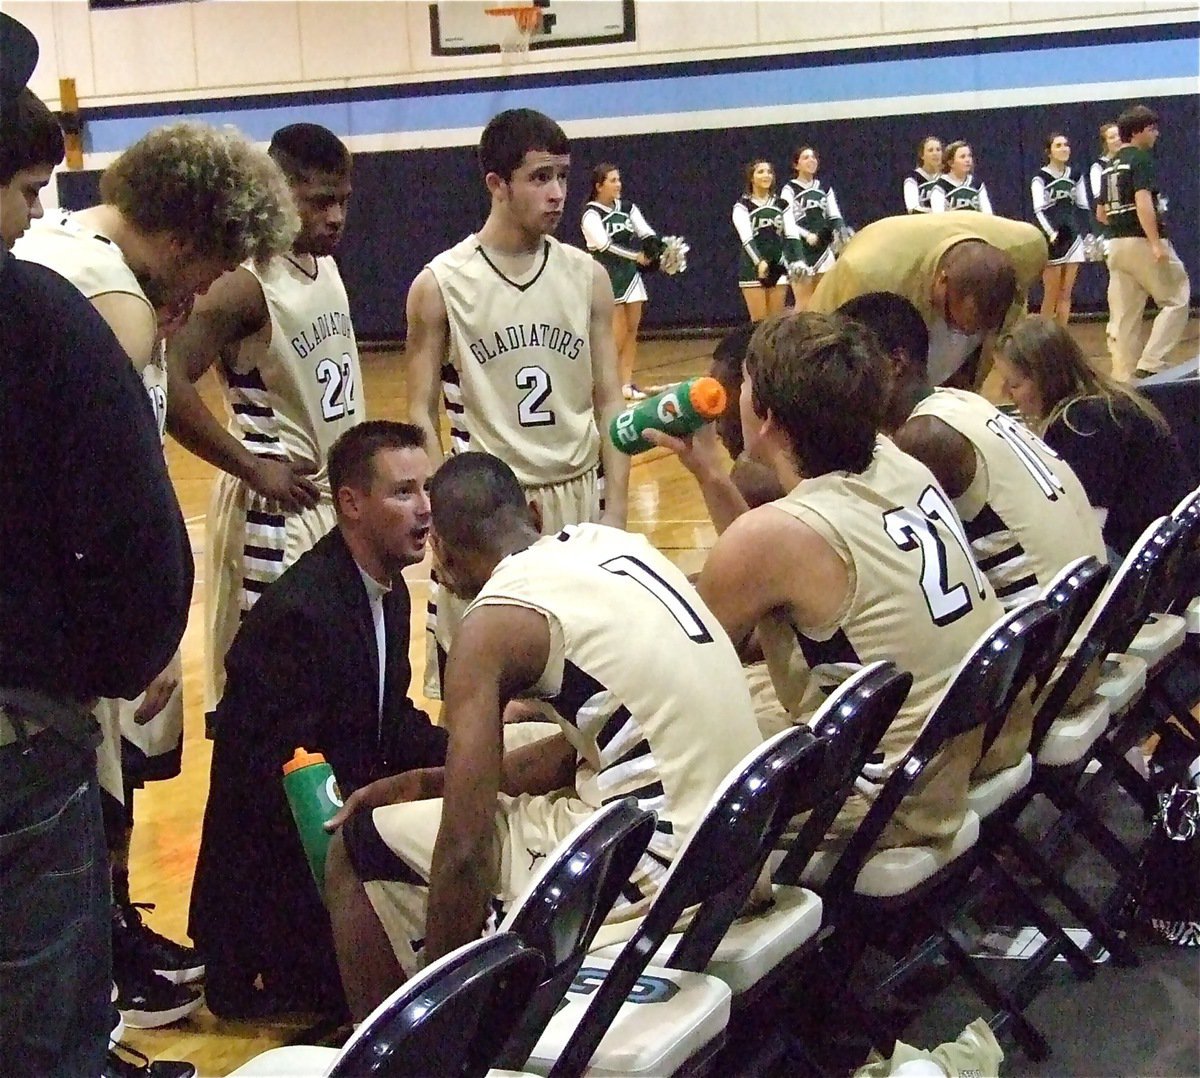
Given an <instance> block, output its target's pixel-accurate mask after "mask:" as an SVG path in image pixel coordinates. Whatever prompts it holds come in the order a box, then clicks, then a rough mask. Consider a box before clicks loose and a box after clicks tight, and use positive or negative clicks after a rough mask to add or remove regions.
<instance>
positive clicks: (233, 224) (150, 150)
mask: <svg viewBox="0 0 1200 1078" xmlns="http://www.w3.org/2000/svg"><path fill="white" fill-rule="evenodd" d="M100 195H101V197H102V198H103V200H104V202H105V203H107V204H108V205H110V206H115V207H116V208H117V209H118V210H120V211H121V213H122V214H123V215H124V216H125V217H126V218H128V219H129V221H131V222H132V223H133V224H134V225H135V226H137V227H138V228H139V229H141V230H143V231H145V232H169V233H171V234H173V235H175V236H178V237H179V238H180V239H183V240H186V241H187V242H188V243H189V244H190V245H191V247H192V249H193V250H194V252H195V253H196V254H197V255H199V256H200V257H208V256H212V257H216V258H220V259H222V260H224V261H226V262H230V263H240V262H244V261H246V260H247V259H253V260H254V261H256V262H265V261H266V260H267V259H269V258H272V257H273V256H275V255H278V254H283V253H285V252H286V251H288V250H290V249H291V246H292V241H293V240H294V239H295V237H296V233H297V232H298V231H299V228H300V217H299V214H298V213H297V212H296V205H295V201H294V199H293V198H292V192H291V189H290V188H289V186H288V183H287V179H286V178H285V177H284V175H283V172H282V171H281V170H280V168H279V166H278V165H277V164H276V163H275V162H274V161H273V160H272V159H271V158H270V157H269V156H268V155H267V153H266V151H264V150H260V149H258V148H257V147H256V146H255V145H254V144H253V143H252V142H250V141H249V140H248V139H247V138H246V137H245V136H244V135H242V134H240V133H239V132H237V131H236V130H234V129H233V128H228V127H227V128H217V127H212V126H210V125H208V124H201V123H176V124H168V125H167V126H165V127H159V128H156V129H155V130H153V131H151V132H150V133H149V134H147V135H143V136H142V138H140V139H138V141H137V142H135V143H134V144H133V145H132V146H130V147H129V149H127V150H126V151H125V152H124V153H123V154H121V156H120V157H118V158H117V160H116V161H114V162H113V163H112V164H111V165H110V166H109V167H108V168H107V169H105V171H104V175H103V176H101V177H100Z"/></svg>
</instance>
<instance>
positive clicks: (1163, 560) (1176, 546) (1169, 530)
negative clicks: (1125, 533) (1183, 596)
mask: <svg viewBox="0 0 1200 1078" xmlns="http://www.w3.org/2000/svg"><path fill="white" fill-rule="evenodd" d="M1190 537H1191V536H1190V532H1189V530H1188V526H1187V525H1186V524H1184V523H1181V522H1180V521H1178V520H1175V519H1173V518H1171V517H1163V518H1162V519H1161V521H1160V522H1159V524H1158V527H1157V528H1155V530H1154V531H1153V532H1152V533H1151V535H1150V537H1149V539H1148V540H1147V542H1146V544H1145V545H1144V547H1143V549H1142V551H1141V554H1140V558H1139V560H1140V563H1141V569H1142V571H1143V572H1144V574H1145V584H1144V587H1143V589H1142V594H1141V597H1140V602H1139V603H1138V605H1137V607H1136V609H1135V610H1134V612H1133V617H1132V618H1131V619H1130V620H1129V621H1126V622H1123V623H1121V624H1120V625H1117V626H1116V627H1115V628H1114V630H1113V634H1112V637H1111V639H1110V640H1109V651H1125V650H1126V649H1127V648H1128V647H1129V645H1130V644H1131V643H1132V642H1133V638H1134V637H1135V636H1137V633H1138V630H1139V629H1140V628H1141V627H1142V625H1143V623H1144V622H1145V620H1146V619H1147V618H1148V617H1149V616H1150V615H1151V614H1152V613H1154V612H1156V611H1162V610H1165V609H1166V608H1167V607H1168V606H1170V604H1171V601H1172V599H1173V598H1174V588H1175V585H1176V581H1177V577H1178V575H1179V570H1180V568H1181V564H1180V563H1181V561H1182V558H1183V556H1184V555H1185V554H1186V553H1187V551H1186V547H1185V543H1186V542H1187V541H1189V540H1190ZM1139 545H1140V540H1139ZM1136 549H1137V548H1136V547H1135V550H1136ZM1130 553H1133V551H1131V552H1130Z"/></svg>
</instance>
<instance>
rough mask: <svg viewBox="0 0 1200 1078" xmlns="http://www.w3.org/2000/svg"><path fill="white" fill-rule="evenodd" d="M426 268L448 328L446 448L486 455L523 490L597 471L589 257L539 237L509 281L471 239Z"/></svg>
mask: <svg viewBox="0 0 1200 1078" xmlns="http://www.w3.org/2000/svg"><path fill="white" fill-rule="evenodd" d="M429 268H430V269H431V270H432V271H433V276H434V279H435V280H436V281H437V283H438V287H439V288H440V289H441V293H442V300H443V302H444V303H445V305H446V316H447V319H448V321H449V327H450V333H449V357H448V362H447V363H446V365H445V366H444V367H443V368H442V392H443V395H444V398H445V402H446V413H447V415H448V416H449V419H450V440H451V450H452V452H456V453H459V452H464V451H466V450H482V451H484V452H487V453H492V454H494V455H495V456H498V457H500V458H501V460H503V461H504V462H505V463H506V464H508V466H509V467H510V468H512V470H513V472H514V473H515V474H516V476H517V479H519V480H520V481H521V483H522V484H523V485H524V486H546V485H549V484H552V483H561V482H565V481H566V480H569V479H574V478H575V477H576V476H579V475H582V474H583V473H584V472H587V471H589V470H591V469H592V468H595V467H596V466H597V465H598V463H599V460H600V434H599V432H598V431H597V429H596V421H595V412H594V406H593V402H592V390H593V386H594V383H595V378H594V376H593V372H592V351H591V346H590V343H589V342H590V335H589V325H590V321H591V309H592V279H593V275H594V273H595V262H594V261H593V259H592V257H591V256H590V255H589V254H587V252H585V251H580V250H578V249H577V248H574V247H567V246H565V245H564V244H561V243H559V242H558V241H557V240H555V239H553V238H552V237H550V236H546V237H544V238H543V245H542V250H541V253H540V255H539V256H538V257H537V259H536V260H535V262H534V269H533V270H532V276H530V277H529V278H528V279H527V280H525V281H524V282H523V283H521V284H517V283H514V282H513V281H512V280H510V279H509V278H508V277H506V276H505V275H504V273H502V272H501V270H500V269H499V268H498V267H497V265H496V264H495V263H494V261H493V260H492V259H491V258H489V256H488V254H487V252H486V251H485V250H484V249H483V248H482V247H481V246H480V244H479V241H478V239H477V238H476V237H475V236H474V235H471V236H468V237H467V238H466V239H465V240H463V241H462V242H461V243H459V244H457V245H455V246H454V247H452V248H450V250H448V251H445V252H443V253H442V254H440V255H438V256H437V258H435V259H434V260H433V261H432V262H430V263H429Z"/></svg>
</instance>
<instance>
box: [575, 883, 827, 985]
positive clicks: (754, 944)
mask: <svg viewBox="0 0 1200 1078" xmlns="http://www.w3.org/2000/svg"><path fill="white" fill-rule="evenodd" d="M772 890H773V892H774V896H775V904H774V905H773V906H772V907H771V908H770V909H768V910H764V911H763V912H762V913H756V914H754V915H753V916H750V917H739V918H738V919H737V920H736V921H734V922H733V924H731V925H730V926H729V931H728V932H726V933H725V938H724V939H722V940H721V942H720V943H719V944H718V945H717V949H716V951H715V952H714V954H713V956H712V959H711V960H710V961H709V963H708V967H707V968H706V969H705V971H704V972H705V973H707V974H708V975H709V976H711V977H719V978H720V979H721V980H722V981H724V982H725V983H726V984H727V985H729V990H730V991H731V992H732V993H733V994H734V995H735V996H739V995H741V994H742V993H743V992H745V991H747V990H748V989H750V988H753V987H754V985H756V984H758V982H759V981H761V980H762V979H763V978H764V977H765V976H766V975H767V974H768V973H770V972H771V970H773V969H774V968H775V967H776V966H777V965H779V963H780V962H782V961H783V960H784V959H785V958H787V957H788V956H789V955H791V954H794V953H795V952H796V951H798V950H799V949H800V948H801V947H803V946H804V944H805V943H807V942H808V941H809V940H810V939H812V937H813V936H815V935H816V934H817V932H818V931H820V928H821V896H820V895H817V894H814V893H813V892H812V891H809V890H808V889H807V888H804V887H785V886H783V885H782V884H775V886H774V887H773V888H772ZM682 938H683V934H682V933H681V932H672V933H671V935H669V936H668V937H667V938H666V939H665V940H663V944H662V946H661V947H659V949H658V950H657V951H655V952H654V956H653V957H652V958H651V959H650V962H651V964H652V965H655V966H666V965H667V964H668V963H669V962H670V960H671V955H672V954H674V953H675V945H676V944H677V943H678V942H679V941H680V939H682ZM621 947H622V944H619V943H617V944H610V945H609V946H607V947H601V948H600V949H598V950H596V951H593V952H592V953H593V954H595V955H599V956H600V957H602V958H608V959H615V958H616V957H617V955H618V954H619V953H620V951H621Z"/></svg>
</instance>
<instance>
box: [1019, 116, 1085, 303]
mask: <svg viewBox="0 0 1200 1078" xmlns="http://www.w3.org/2000/svg"><path fill="white" fill-rule="evenodd" d="M1044 152H1045V157H1046V163H1045V164H1044V165H1042V167H1041V168H1040V169H1038V171H1037V172H1036V173H1035V174H1034V176H1033V179H1032V180H1030V181H1029V193H1030V195H1031V196H1032V198H1033V216H1034V218H1035V220H1036V221H1037V223H1038V226H1039V227H1040V228H1041V230H1042V231H1043V232H1044V233H1045V234H1046V242H1047V243H1048V244H1049V246H1050V260H1049V261H1048V262H1047V263H1046V268H1045V269H1044V270H1042V317H1043V318H1057V319H1058V321H1059V322H1060V323H1061V324H1062V325H1064V326H1065V325H1066V324H1067V322H1068V320H1069V319H1070V317H1071V292H1072V290H1073V289H1074V287H1075V276H1076V274H1078V273H1079V263H1080V262H1082V261H1083V238H1084V236H1085V235H1086V234H1087V231H1088V227H1087V226H1088V218H1087V211H1088V202H1087V193H1086V192H1085V191H1084V189H1083V177H1082V176H1080V175H1076V174H1075V173H1074V172H1073V171H1072V169H1071V166H1070V165H1069V164H1068V163H1067V162H1068V161H1070V160H1071V143H1070V140H1069V139H1068V138H1067V136H1066V135H1064V134H1062V133H1061V132H1059V131H1055V132H1053V133H1052V134H1051V135H1050V137H1049V138H1048V139H1046V145H1045V148H1044Z"/></svg>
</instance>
